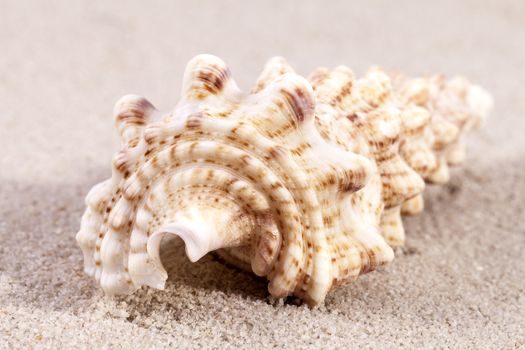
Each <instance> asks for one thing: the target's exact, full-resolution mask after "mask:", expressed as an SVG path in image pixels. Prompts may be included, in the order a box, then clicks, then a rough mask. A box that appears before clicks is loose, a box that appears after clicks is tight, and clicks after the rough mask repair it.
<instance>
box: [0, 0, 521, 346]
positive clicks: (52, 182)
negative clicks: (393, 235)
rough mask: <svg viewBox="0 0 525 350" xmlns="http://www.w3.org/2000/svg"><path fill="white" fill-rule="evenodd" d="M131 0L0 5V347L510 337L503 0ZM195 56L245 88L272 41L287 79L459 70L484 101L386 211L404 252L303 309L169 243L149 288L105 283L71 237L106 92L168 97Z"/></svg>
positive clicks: (508, 61) (106, 141)
mask: <svg viewBox="0 0 525 350" xmlns="http://www.w3.org/2000/svg"><path fill="white" fill-rule="evenodd" d="M151 3H152V4H148V5H146V4H145V2H139V1H133V2H124V1H112V2H109V1H108V2H106V1H98V2H94V1H87V0H86V1H75V2H73V1H65V0H64V1H46V2H37V1H5V0H4V1H1V2H0V44H1V54H0V102H1V104H0V106H1V108H0V149H1V152H0V348H2V349H4V348H5V349H6V348H33V347H37V348H60V347H64V348H73V347H75V348H110V349H129V348H170V347H171V348H214V349H222V348H250V349H258V348H271V347H275V348H288V349H302V348H323V349H331V348H344V349H346V348H360V349H367V348H370V349H397V348H418V349H419V348H429V349H430V348H451V349H516V348H520V347H521V348H523V347H525V294H524V291H525V282H524V281H525V264H524V263H523V261H524V259H525V224H524V222H525V201H524V197H525V195H524V193H525V137H524V136H523V130H524V128H525V118H524V116H523V113H524V112H525V108H524V107H525V99H524V98H523V83H524V73H525V71H524V62H525V49H524V48H523V38H525V25H524V23H525V6H524V5H523V2H521V1H519V0H518V1H515V2H503V1H493V2H483V1H461V2H459V1H452V0H441V1H439V2H436V3H433V4H430V3H425V4H423V2H419V1H401V2H400V1H395V2H394V1H388V0H385V1H374V2H368V3H369V4H368V5H365V4H364V3H362V4H360V5H358V4H352V3H350V2H334V3H325V4H323V5H319V3H320V2H317V3H314V2H311V1H303V2H295V3H294V2H287V3H286V4H285V3H284V2H281V1H271V2H268V1H265V2H262V1H261V2H243V3H241V2H233V1H211V0H210V1H204V2H202V1H200V2H194V3H193V5H192V4H191V3H190V2H188V3H180V4H172V2H170V1H164V2H151ZM316 4H317V5H316ZM203 52H208V53H214V54H216V55H218V56H220V57H222V58H223V59H224V60H225V61H226V62H227V63H228V64H229V65H230V67H231V69H232V71H233V75H234V77H235V78H236V79H237V80H238V82H239V83H240V85H241V87H243V88H245V89H247V88H249V87H250V84H251V83H252V82H253V81H254V79H255V77H256V76H257V74H258V73H259V71H260V70H261V69H262V66H263V64H264V63H265V61H266V60H267V59H268V58H269V57H271V56H273V55H282V56H285V57H286V58H287V59H288V60H289V61H290V62H291V64H292V65H294V67H295V68H296V69H297V71H298V72H299V73H302V74H308V73H309V72H310V71H311V70H312V69H314V68H315V67H316V66H318V65H326V66H334V65H337V64H346V65H349V66H351V67H352V68H354V69H355V71H356V72H357V73H358V74H362V73H363V72H364V70H365V69H366V68H367V67H368V66H369V65H371V64H381V65H382V66H383V67H385V68H387V69H401V70H403V71H406V72H408V73H409V74H422V73H426V72H436V71H440V72H443V73H446V74H449V75H453V74H457V73H463V74H465V75H466V76H468V77H469V78H470V79H471V80H473V81H475V82H478V83H480V84H482V85H484V86H486V87H487V88H488V89H489V90H490V91H492V92H493V94H494V96H495V101H496V107H495V110H494V113H493V114H492V118H491V119H490V120H489V121H488V123H487V125H486V127H485V128H484V129H483V130H481V131H480V132H478V133H476V134H473V135H471V137H470V138H469V152H468V159H467V163H466V164H465V166H463V167H460V168H457V169H454V171H453V174H452V180H451V182H450V184H448V185H446V186H444V187H429V188H428V191H427V194H426V203H427V210H426V212H425V213H424V215H422V216H418V217H414V218H409V219H407V220H406V230H407V233H408V242H407V248H406V249H405V250H404V253H401V254H399V255H398V256H397V258H396V259H395V261H394V263H393V264H392V265H390V266H388V267H387V268H385V269H382V270H380V271H377V272H374V273H371V274H368V275H366V276H363V277H361V278H359V280H358V281H356V282H355V283H352V284H350V285H348V286H345V287H342V288H340V289H338V290H336V291H335V292H333V293H331V294H330V295H329V296H328V298H327V300H326V303H325V305H323V306H321V307H319V308H317V309H314V310H311V309H309V308H308V307H306V306H304V305H302V306H301V305H299V306H298V305H296V304H295V303H294V302H290V303H284V304H283V303H274V302H273V301H272V300H270V298H268V293H267V291H266V283H265V282H264V281H262V280H259V279H257V278H255V277H253V276H252V275H250V274H247V273H244V272H240V271H238V270H235V269H231V268H228V267H225V266H224V265H222V264H221V263H220V262H218V261H216V260H214V259H213V258H212V257H206V258H204V259H203V260H202V261H199V262H198V263H196V264H191V263H190V262H189V261H188V260H187V259H186V257H185V255H184V250H183V247H181V246H180V245H178V244H174V243H169V244H167V245H166V246H165V247H164V253H163V259H164V262H165V264H166V265H167V266H168V269H169V273H170V279H169V281H168V285H167V289H166V290H165V291H157V290H151V289H143V290H140V291H138V292H137V293H135V294H133V295H131V296H128V297H119V298H109V297H105V296H104V295H103V294H102V292H101V291H100V290H99V288H98V287H97V286H96V285H95V284H94V283H93V281H92V280H91V279H90V278H88V277H87V276H86V275H85V274H84V273H83V271H82V268H83V266H82V256H81V252H80V249H79V248H78V247H77V244H76V242H75V239H74V237H75V233H76V231H77V230H78V228H79V219H80V216H81V214H82V212H83V210H84V204H83V199H84V196H85V194H86V193H87V191H88V189H89V188H90V187H91V186H92V185H94V184H95V183H97V182H99V181H101V180H103V179H105V178H107V177H109V174H110V167H109V164H110V160H111V157H112V154H113V153H114V152H116V151H117V149H118V144H117V137H116V132H115V130H114V128H113V120H112V116H111V111H112V108H113V105H114V103H115V102H116V101H117V99H118V98H119V97H120V96H122V95H124V94H126V93H137V94H141V95H143V96H147V97H148V99H150V100H151V101H152V102H153V103H154V104H155V105H156V106H157V107H158V108H159V109H161V110H169V109H170V108H171V107H172V106H173V105H174V104H175V102H176V101H177V96H178V94H179V92H180V85H181V77H182V72H183V69H184V66H185V63H186V62H187V61H188V60H189V59H190V58H191V57H192V56H193V55H195V54H198V53H203Z"/></svg>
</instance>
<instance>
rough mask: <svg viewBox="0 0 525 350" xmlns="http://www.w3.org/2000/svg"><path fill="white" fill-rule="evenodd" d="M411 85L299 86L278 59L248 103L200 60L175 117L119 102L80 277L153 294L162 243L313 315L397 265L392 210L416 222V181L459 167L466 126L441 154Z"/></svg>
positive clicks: (92, 196) (427, 111)
mask: <svg viewBox="0 0 525 350" xmlns="http://www.w3.org/2000/svg"><path fill="white" fill-rule="evenodd" d="M426 84H427V85H425V86H427V87H428V86H429V85H431V83H430V82H427V83H426ZM462 84H466V83H464V82H463V81H459V80H458V81H454V82H450V84H449V85H450V86H449V87H447V90H446V91H447V94H448V93H450V94H451V95H453V96H456V95H457V98H456V97H455V98H456V99H455V100H454V101H455V102H454V103H457V104H458V105H461V108H465V109H466V110H469V111H473V110H475V113H474V112H472V114H476V115H477V116H479V119H482V116H484V114H486V112H487V109H488V108H489V107H490V106H488V103H485V102H486V101H485V100H486V98H485V97H486V96H488V95H486V93H485V92H484V91H483V90H479V89H478V88H477V87H471V86H470V85H468V84H467V85H465V86H466V87H465V86H464V85H462ZM398 85H399V86H398ZM413 85H414V83H413V82H412V81H409V80H405V81H402V82H399V84H395V87H394V88H392V86H391V83H390V78H389V77H388V75H386V74H385V73H384V72H382V71H381V70H379V69H372V70H370V72H369V73H367V75H366V76H365V77H363V78H362V79H359V80H355V79H354V76H353V73H352V72H351V71H350V70H349V69H348V68H345V67H338V68H336V69H334V70H332V71H328V70H326V69H319V70H317V71H316V72H314V74H312V76H311V78H310V82H309V81H307V80H306V79H304V78H302V77H300V76H299V75H297V74H295V73H293V71H292V69H291V68H290V67H289V66H288V65H287V64H286V62H285V61H284V60H283V59H281V58H275V59H272V60H270V61H269V63H268V64H267V66H266V68H265V70H264V71H263V73H262V75H261V77H260V78H259V80H258V82H257V83H256V85H255V87H254V88H253V89H252V91H251V93H248V94H246V93H243V92H241V91H240V90H239V89H238V87H237V85H236V84H235V82H234V81H233V79H232V78H231V74H230V71H229V70H228V68H227V67H226V65H225V64H224V62H222V61H221V60H220V59H218V58H217V57H214V56H211V55H200V56H197V57H195V58H194V59H193V60H192V61H191V62H190V63H189V64H188V66H187V68H186V72H185V77H184V86H183V94H182V98H181V100H180V102H179V103H178V104H177V106H176V107H175V109H174V110H173V111H172V112H171V113H161V112H159V111H157V110H156V109H155V108H154V107H153V105H152V104H151V103H149V102H148V101H147V100H145V99H144V98H141V97H138V96H134V95H128V96H125V97H123V98H122V99H121V100H120V101H119V102H117V104H116V106H115V111H114V114H115V118H116V125H117V129H118V131H119V133H120V137H121V141H122V149H121V150H120V151H119V152H118V153H117V154H116V155H115V157H114V160H113V174H112V177H111V178H110V179H109V180H106V181H104V182H102V183H100V184H98V185H96V186H95V187H93V189H91V191H90V192H89V194H88V196H87V198H86V205H87V209H86V212H85V213H84V216H83V218H82V222H81V229H80V231H79V232H78V234H77V241H78V243H79V245H80V247H81V248H82V251H83V253H84V263H85V271H86V272H87V273H88V274H89V275H91V276H94V278H95V279H96V280H97V281H98V282H99V283H100V285H101V286H102V288H103V289H104V291H105V292H107V293H109V294H116V293H117V294H122V293H130V292H133V291H134V290H136V289H137V288H139V287H141V286H144V285H146V286H151V287H154V288H160V289H162V288H163V287H164V283H165V281H166V279H167V273H166V271H165V269H164V268H163V266H162V263H161V261H160V258H159V245H160V244H161V240H162V237H163V236H164V235H166V234H174V235H177V236H179V237H180V238H182V239H183V240H184V242H185V246H186V253H187V255H188V257H189V258H190V260H191V261H197V260H198V259H200V258H201V257H202V256H203V255H205V254H206V253H208V252H211V251H216V252H217V253H218V254H220V255H221V256H222V257H223V258H224V259H226V260H227V261H229V262H231V263H233V264H236V265H238V266H240V267H242V268H245V269H248V270H251V271H253V272H254V273H255V274H257V275H259V276H265V277H266V278H267V279H268V280H269V292H270V293H271V294H272V295H273V296H274V297H278V298H280V297H285V296H287V295H296V296H298V297H300V298H302V299H304V300H305V301H307V302H308V303H309V304H311V305H315V304H318V303H320V302H322V301H323V300H324V298H325V296H326V294H327V293H328V292H329V291H330V290H331V289H332V288H334V287H336V286H338V285H340V284H342V283H343V282H346V281H351V280H353V279H355V278H356V277H357V276H359V275H360V274H362V273H365V272H369V271H372V270H374V269H375V268H377V267H378V266H380V265H383V264H386V263H388V262H390V261H391V260H392V259H393V257H394V254H393V251H392V248H391V246H397V245H402V244H403V243H404V230H403V226H402V222H401V217H400V211H401V207H402V206H403V208H404V209H405V208H408V209H407V211H408V212H410V210H409V209H412V212H414V213H415V212H417V211H418V206H419V207H420V208H419V210H421V209H422V200H421V197H420V194H421V192H422V191H423V189H424V181H423V178H425V179H426V180H435V179H436V178H438V179H441V178H440V177H439V174H441V173H442V170H441V171H440V170H436V169H440V168H439V166H440V164H441V163H440V162H441V161H442V160H443V159H445V163H446V162H450V163H454V162H456V161H457V160H458V157H459V156H458V154H457V152H456V151H457V149H458V147H460V146H459V145H460V138H459V137H460V136H458V135H460V134H461V135H462V134H463V133H464V132H465V131H467V130H468V129H469V128H470V127H471V126H472V125H474V124H475V123H474V122H468V123H466V122H462V124H458V123H459V122H458V121H457V120H456V119H457V118H456V119H454V120H452V121H448V120H447V123H448V124H447V125H449V124H450V125H453V126H454V127H455V128H456V129H458V131H455V134H454V135H455V136H454V138H453V140H450V141H449V143H448V144H450V145H451V146H450V147H448V146H447V147H443V146H442V145H440V144H439V142H443V141H442V138H440V134H439V132H440V131H439V130H440V126H435V125H434V124H439V123H440V122H441V119H445V117H443V116H440V115H438V116H435V115H434V114H435V110H439V111H442V110H445V109H444V107H441V104H440V103H437V102H436V103H435V105H436V106H437V107H434V104H433V103H432V107H430V105H431V103H430V102H429V100H430V97H427V98H426V99H425V100H424V101H423V100H421V101H419V100H418V101H415V98H414V96H415V95H416V94H414V93H413V91H414V90H417V89H415V88H414V87H413ZM431 86H433V85H431ZM416 87H417V86H416ZM465 89H466V90H465ZM428 90H429V91H431V90H432V89H431V88H428ZM439 91H441V90H439ZM439 91H436V92H435V91H433V90H432V91H431V93H429V95H431V94H434V95H436V96H437V97H433V98H435V99H437V100H439V99H440V98H441V97H440V96H441V95H440V93H441V92H439ZM465 91H466V92H465ZM484 94H485V95H484ZM434 95H432V96H434ZM480 100H481V101H483V102H479V101H480ZM483 103H485V105H484V106H482V105H483ZM440 108H441V109H440ZM469 120H470V119H469ZM450 128H452V127H450ZM436 130H437V131H436ZM451 139H452V138H451ZM447 140H448V139H447ZM448 144H447V145H448ZM441 180H442V179H441ZM418 201H419V202H418ZM414 208H415V209H414Z"/></svg>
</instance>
